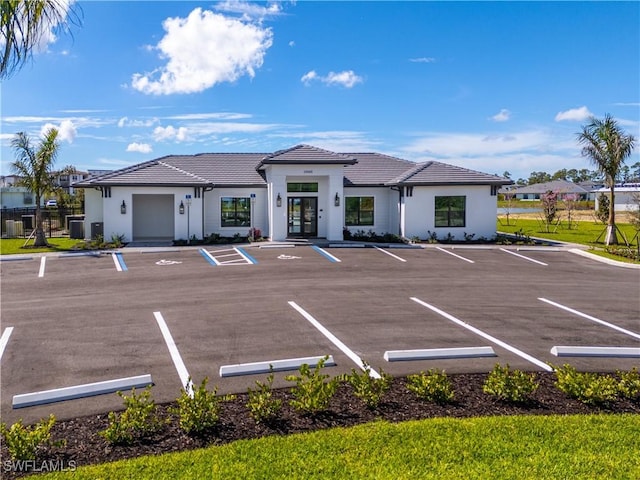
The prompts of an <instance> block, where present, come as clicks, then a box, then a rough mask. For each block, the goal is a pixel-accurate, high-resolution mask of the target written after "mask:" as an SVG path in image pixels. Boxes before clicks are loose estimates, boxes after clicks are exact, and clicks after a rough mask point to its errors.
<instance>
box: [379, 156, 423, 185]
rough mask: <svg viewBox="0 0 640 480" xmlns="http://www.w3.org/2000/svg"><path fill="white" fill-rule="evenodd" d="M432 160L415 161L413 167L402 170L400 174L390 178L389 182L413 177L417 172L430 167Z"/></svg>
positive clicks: (398, 181) (400, 181)
mask: <svg viewBox="0 0 640 480" xmlns="http://www.w3.org/2000/svg"><path fill="white" fill-rule="evenodd" d="M433 162H434V161H433V160H427V161H425V162H420V163H416V164H415V165H414V166H413V167H411V168H409V169H408V170H406V171H404V172H403V173H402V174H400V175H398V176H397V177H396V178H394V179H392V180H391V181H390V182H389V183H402V182H405V181H407V180H408V179H409V178H411V177H413V176H414V175H416V174H417V173H420V172H421V171H423V170H424V169H425V168H428V167H430V166H431V165H432V164H433Z"/></svg>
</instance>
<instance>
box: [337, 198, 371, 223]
mask: <svg viewBox="0 0 640 480" xmlns="http://www.w3.org/2000/svg"><path fill="white" fill-rule="evenodd" d="M368 199H371V207H370V208H368V206H367V205H365V208H363V200H368ZM354 200H357V202H358V205H357V207H356V208H351V209H350V206H351V205H350V204H353V202H354ZM375 211H376V199H375V197H374V196H373V195H366V196H348V197H345V202H344V222H345V223H344V224H345V225H346V226H347V227H372V226H374V225H375ZM354 216H355V219H354V220H350V219H353V218H354ZM368 218H371V220H368Z"/></svg>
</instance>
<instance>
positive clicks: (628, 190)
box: [595, 183, 640, 212]
mask: <svg viewBox="0 0 640 480" xmlns="http://www.w3.org/2000/svg"><path fill="white" fill-rule="evenodd" d="M595 193H596V211H597V210H598V206H599V201H598V200H599V197H600V195H606V196H607V197H609V194H610V193H611V189H610V188H607V187H604V188H601V189H599V190H596V192H595ZM613 194H614V201H615V211H616V212H630V211H632V210H638V208H639V203H640V183H625V184H623V185H616V186H615V187H614V189H613ZM634 196H637V197H638V200H636V199H635V198H634Z"/></svg>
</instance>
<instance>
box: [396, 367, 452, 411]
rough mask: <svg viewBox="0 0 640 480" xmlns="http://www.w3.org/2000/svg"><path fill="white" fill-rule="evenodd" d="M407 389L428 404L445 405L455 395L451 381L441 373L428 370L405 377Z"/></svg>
mask: <svg viewBox="0 0 640 480" xmlns="http://www.w3.org/2000/svg"><path fill="white" fill-rule="evenodd" d="M407 388H408V389H409V390H410V391H412V392H413V393H415V394H416V395H417V396H418V397H420V398H421V399H423V400H426V401H428V402H436V403H447V402H450V401H452V400H453V398H454V396H455V393H454V391H453V386H452V385H451V380H449V377H447V374H446V373H445V372H444V370H443V371H441V372H438V371H436V370H433V369H431V370H429V371H428V372H427V373H425V372H420V373H419V374H416V375H409V376H408V377H407Z"/></svg>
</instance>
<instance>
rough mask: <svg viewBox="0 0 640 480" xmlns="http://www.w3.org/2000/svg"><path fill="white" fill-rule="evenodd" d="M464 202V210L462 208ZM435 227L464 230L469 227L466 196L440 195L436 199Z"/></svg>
mask: <svg viewBox="0 0 640 480" xmlns="http://www.w3.org/2000/svg"><path fill="white" fill-rule="evenodd" d="M460 202H462V208H460V207H461V206H460ZM433 225H434V227H436V228H463V227H465V226H466V225H467V197H466V195H439V196H436V197H435V198H434V215H433Z"/></svg>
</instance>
